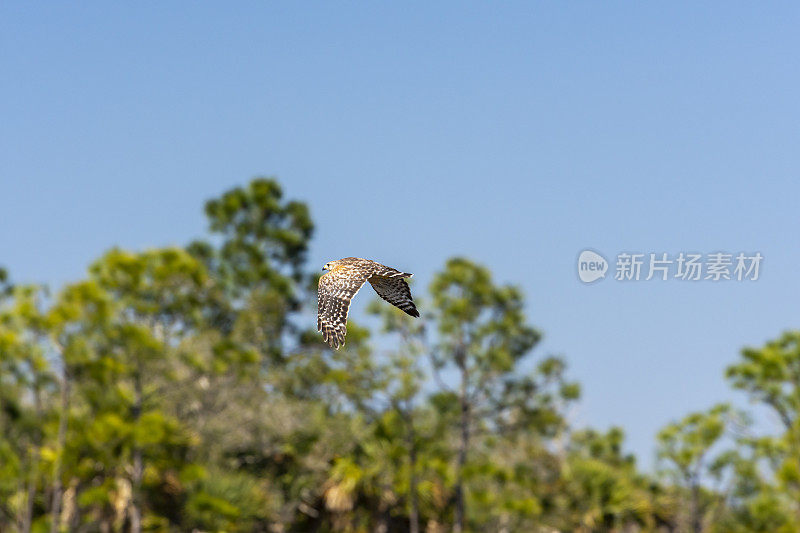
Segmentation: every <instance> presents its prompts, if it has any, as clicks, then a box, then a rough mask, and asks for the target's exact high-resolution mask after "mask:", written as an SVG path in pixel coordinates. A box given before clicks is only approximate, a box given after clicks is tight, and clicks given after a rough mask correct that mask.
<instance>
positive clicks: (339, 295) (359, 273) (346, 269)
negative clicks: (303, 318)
mask: <svg viewBox="0 0 800 533" xmlns="http://www.w3.org/2000/svg"><path fill="white" fill-rule="evenodd" d="M322 270H327V271H328V273H327V274H324V275H323V276H322V277H321V278H319V291H318V292H319V300H318V310H317V330H319V331H321V332H322V338H324V339H325V342H327V343H328V344H329V345H330V347H331V348H336V349H337V350H338V349H339V347H340V346H343V345H344V336H345V335H346V334H347V312H348V311H349V310H350V300H352V299H353V296H355V295H356V293H357V292H358V291H359V289H361V287H362V286H363V285H364V282H366V281H369V283H370V285H372V288H373V289H375V292H377V293H378V296H380V297H381V298H383V299H384V300H386V301H387V302H389V303H390V304H392V305H393V306H395V307H398V308H400V309H401V310H403V311H405V312H406V313H408V314H409V315H411V316H414V317H418V316H419V311H417V308H416V306H415V305H414V300H413V299H412V298H411V289H409V288H408V283H406V282H405V280H404V279H403V278H410V277H411V276H412V275H413V274H409V273H407V272H400V271H399V270H395V269H393V268H392V267H387V266H385V265H382V264H380V263H376V262H375V261H370V260H369V259H361V258H359V257H345V258H344V259H339V260H338V261H331V262H330V263H327V264H326V265H325V266H324V267H322Z"/></svg>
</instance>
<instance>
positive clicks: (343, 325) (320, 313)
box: [317, 268, 369, 350]
mask: <svg viewBox="0 0 800 533" xmlns="http://www.w3.org/2000/svg"><path fill="white" fill-rule="evenodd" d="M368 275H369V274H368V272H364V271H362V270H361V269H356V268H336V269H334V270H332V271H330V272H328V273H327V274H325V275H324V276H322V277H321V278H319V290H318V301H317V330H319V331H321V332H322V338H323V339H325V342H327V343H328V344H329V345H330V347H331V348H335V349H337V350H338V349H339V347H340V346H342V345H344V337H345V335H346V334H347V313H348V311H349V310H350V300H352V299H353V296H355V295H356V293H357V292H358V290H359V289H360V288H361V287H362V286H364V282H365V281H366V280H367V276H368Z"/></svg>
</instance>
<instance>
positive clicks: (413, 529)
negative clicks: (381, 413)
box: [408, 415, 419, 533]
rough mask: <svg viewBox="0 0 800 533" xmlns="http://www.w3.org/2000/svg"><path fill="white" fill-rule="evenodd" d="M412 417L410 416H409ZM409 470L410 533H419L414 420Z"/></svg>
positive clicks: (411, 427)
mask: <svg viewBox="0 0 800 533" xmlns="http://www.w3.org/2000/svg"><path fill="white" fill-rule="evenodd" d="M409 416H410V415H409ZM408 470H409V488H408V490H409V492H410V494H409V502H410V504H411V510H410V512H409V516H408V519H409V528H408V530H409V533H419V498H418V496H417V435H416V431H415V430H414V420H413V418H409V421H408Z"/></svg>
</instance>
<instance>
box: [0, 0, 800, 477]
mask: <svg viewBox="0 0 800 533" xmlns="http://www.w3.org/2000/svg"><path fill="white" fill-rule="evenodd" d="M798 27H800V8H799V7H798V5H797V4H796V3H791V2H783V3H781V2H776V3H770V4H769V5H768V6H767V5H764V4H757V3H752V2H725V3H722V2H719V3H714V2H708V3H702V4H697V3H688V2H687V3H683V2H673V3H668V4H664V3H659V4H656V3H648V4H643V3H633V2H630V3H612V2H604V3H602V4H600V3H588V2H586V3H581V2H574V3H556V2H547V3H545V2H541V3H533V2H504V3H502V4H489V3H455V2H453V3H448V2H441V3H437V4H436V5H433V6H431V5H428V4H427V3H421V2H420V3H415V2H403V3H402V4H401V3H395V4H391V5H388V4H385V3H384V4H380V5H379V4H374V3H371V4H368V3H362V4H358V3H345V2H337V3H335V4H334V3H302V4H300V3H288V2H287V3H283V4H273V3H262V2H257V3H255V2H254V3H246V2H241V3H236V4H235V5H232V4H230V3H221V2H220V3H205V4H203V5H196V4H186V3H178V2H173V3H156V2H151V3H137V4H109V3H99V2H98V3H91V2H85V3H81V5H79V6H77V5H68V4H58V5H57V4H48V5H42V4H39V5H33V4H30V3H23V2H4V3H3V4H2V5H0V66H1V67H2V73H3V76H2V81H0V117H2V120H0V186H1V188H0V191H2V194H0V224H1V226H0V228H2V230H1V231H0V264H2V265H5V266H6V267H7V268H8V269H9V270H10V271H11V273H12V276H13V277H14V279H16V280H18V281H39V282H47V283H49V284H51V285H52V286H54V287H58V286H59V285H60V284H62V283H64V282H67V281H69V280H75V279H78V278H80V277H81V276H82V275H83V273H84V272H85V268H86V266H87V265H88V264H89V263H90V262H91V261H92V260H93V259H94V258H95V257H97V256H98V255H99V254H100V253H102V252H103V251H104V250H105V249H107V248H108V247H110V246H113V245H119V246H123V247H126V248H132V249H141V248H146V247H153V246H161V245H169V244H182V243H185V242H187V241H189V240H190V239H192V238H195V237H198V236H202V235H203V234H204V231H205V221H204V219H203V215H202V204H203V202H204V201H205V200H206V199H208V198H209V197H212V196H214V195H217V194H219V193H221V192H223V191H225V190H227V189H229V188H231V187H233V186H236V185H239V184H243V183H246V182H247V181H248V180H249V179H250V178H251V177H253V176H256V175H274V176H277V177H278V178H279V179H280V181H281V183H282V184H283V186H284V189H285V191H286V193H287V196H289V197H294V198H298V199H302V200H304V201H307V202H308V203H309V204H310V206H311V209H312V212H313V216H314V219H315V221H316V223H317V225H318V229H317V233H316V236H315V238H314V242H313V247H312V251H311V263H312V265H317V264H319V266H321V265H322V264H324V263H325V262H326V261H327V260H330V259H334V258H339V257H343V256H349V255H358V256H365V257H372V258H375V259H378V260H381V261H383V262H385V263H387V264H390V265H393V266H396V267H398V268H401V269H404V270H409V271H412V272H414V273H415V274H416V276H417V278H416V280H417V285H418V286H419V285H427V283H428V281H429V280H430V279H431V276H432V274H433V273H434V272H435V271H437V270H438V269H439V268H440V267H441V266H442V265H443V263H444V261H445V260H446V259H447V258H448V257H450V256H453V255H466V256H468V257H471V258H473V259H475V260H477V261H480V262H483V263H485V264H486V265H488V266H489V267H490V268H491V269H492V270H493V272H494V274H495V276H496V277H497V279H498V280H500V281H503V282H512V283H516V284H519V285H521V286H522V287H523V288H524V290H525V292H526V294H527V296H528V300H529V314H530V317H531V320H532V322H533V323H534V324H536V325H537V326H538V327H539V328H541V330H542V331H543V332H544V334H545V340H544V341H543V343H542V345H541V346H540V347H539V348H538V349H537V352H536V353H537V354H538V355H539V356H543V355H545V354H548V353H554V354H560V355H564V356H565V357H566V358H567V359H568V361H569V365H570V373H571V375H572V376H573V377H574V378H576V379H578V380H580V381H581V382H582V384H583V387H584V398H583V400H582V402H581V406H580V408H579V409H578V411H577V412H575V413H574V414H573V419H574V421H575V422H576V423H577V424H591V425H594V426H598V427H601V428H605V427H608V426H609V425H612V424H619V425H622V426H624V427H625V429H626V431H627V433H628V436H629V439H628V444H629V447H630V448H631V449H632V450H634V451H636V452H637V453H638V454H639V455H640V461H641V462H642V464H644V465H645V466H646V465H649V464H650V462H651V458H652V453H653V442H654V440H653V437H654V434H655V432H656V431H657V429H658V428H659V427H661V426H662V425H663V424H665V423H667V422H668V421H669V420H671V419H673V418H676V417H679V416H682V415H683V414H685V413H687V412H688V411H690V410H697V409H704V408H706V407H708V406H710V405H711V404H713V403H715V402H717V401H724V400H735V401H739V402H743V397H742V396H741V395H739V394H737V393H733V392H731V391H730V389H729V388H728V387H727V385H726V383H725V381H724V379H723V375H722V374H723V371H724V368H725V366H727V365H728V364H730V363H732V362H733V361H734V360H735V359H736V357H737V354H738V351H739V349H740V348H741V347H742V346H744V345H759V344H762V343H763V342H764V341H766V340H767V339H770V338H773V337H776V336H777V335H778V334H779V333H780V332H781V331H783V330H785V329H787V328H792V327H798V325H800V307H799V306H798V305H797V302H798V292H799V291H798V281H797V279H798V274H797V266H798V265H800V250H799V249H798V240H797V236H798V231H797V229H798V227H799V226H800V214H798V197H799V195H800V180H798V178H799V177H800V151H798V147H800V100H798V97H797V95H798V94H800V87H798V86H799V85H800V54H798V50H800V33H798V32H797V28H798ZM584 248H592V249H595V250H598V251H600V252H602V253H604V254H605V255H606V257H608V258H609V259H611V260H612V261H613V258H614V257H615V256H616V254H617V253H619V252H622V251H636V252H643V253H647V252H670V253H677V252H680V251H699V252H703V253H710V252H715V251H718V250H724V251H728V252H739V251H746V252H754V251H760V252H761V253H762V255H763V256H764V262H763V265H762V272H761V279H759V280H758V281H756V282H749V283H747V282H726V283H719V284H713V283H710V282H703V283H696V284H687V283H680V282H676V281H669V282H658V281H651V282H644V281H641V282H638V283H634V282H631V283H621V282H616V281H614V280H613V279H606V280H603V281H601V282H598V283H596V284H593V285H583V284H581V283H580V282H579V281H578V278H577V275H576V265H575V263H576V258H577V255H578V253H579V252H580V251H581V250H583V249H584ZM612 268H613V265H612ZM362 298H363V297H362ZM354 311H355V312H356V313H357V312H359V308H355V309H354ZM766 422H769V421H768V420H767V421H766Z"/></svg>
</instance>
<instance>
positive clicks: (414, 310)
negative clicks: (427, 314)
mask: <svg viewBox="0 0 800 533" xmlns="http://www.w3.org/2000/svg"><path fill="white" fill-rule="evenodd" d="M404 311H405V309H404ZM406 313H408V314H409V315H411V316H413V317H414V318H419V311H417V309H416V308H414V309H409V310H408V311H406Z"/></svg>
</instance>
